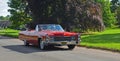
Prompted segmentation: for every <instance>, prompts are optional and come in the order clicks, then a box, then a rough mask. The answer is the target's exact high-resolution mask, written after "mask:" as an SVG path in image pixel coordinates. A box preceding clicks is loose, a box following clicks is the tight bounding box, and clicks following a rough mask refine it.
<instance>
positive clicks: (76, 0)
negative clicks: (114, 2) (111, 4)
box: [27, 0, 104, 31]
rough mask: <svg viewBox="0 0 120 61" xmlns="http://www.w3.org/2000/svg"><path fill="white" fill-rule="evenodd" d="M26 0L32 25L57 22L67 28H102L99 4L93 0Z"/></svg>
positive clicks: (98, 29) (84, 29)
mask: <svg viewBox="0 0 120 61" xmlns="http://www.w3.org/2000/svg"><path fill="white" fill-rule="evenodd" d="M27 2H28V6H27V7H28V10H29V12H30V13H31V15H32V18H33V22H32V24H33V25H36V24H38V23H59V24H62V25H63V26H64V28H66V29H67V30H71V29H73V28H81V30H83V31H87V30H95V31H96V30H97V31H101V30H103V29H104V24H103V22H102V14H101V13H102V12H101V8H100V5H99V4H96V3H95V2H94V1H93V0H27ZM32 27H33V28H34V26H32Z"/></svg>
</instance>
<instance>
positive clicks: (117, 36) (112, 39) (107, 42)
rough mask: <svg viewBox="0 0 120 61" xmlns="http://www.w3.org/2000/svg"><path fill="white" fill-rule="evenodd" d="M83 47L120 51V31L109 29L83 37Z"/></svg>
mask: <svg viewBox="0 0 120 61" xmlns="http://www.w3.org/2000/svg"><path fill="white" fill-rule="evenodd" d="M81 45H83V46H87V47H97V48H105V49H111V50H119V51H120V29H107V30H105V31H104V32H97V33H94V34H91V35H83V36H82V42H81Z"/></svg>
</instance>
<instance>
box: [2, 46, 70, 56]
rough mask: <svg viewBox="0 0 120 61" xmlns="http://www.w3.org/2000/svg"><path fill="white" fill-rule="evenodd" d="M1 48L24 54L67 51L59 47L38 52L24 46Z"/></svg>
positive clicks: (35, 48)
mask: <svg viewBox="0 0 120 61" xmlns="http://www.w3.org/2000/svg"><path fill="white" fill-rule="evenodd" d="M2 47H3V48H6V49H9V50H11V51H16V52H19V53H24V54H29V53H34V52H51V51H69V49H68V48H61V47H48V48H46V49H45V50H40V49H39V48H38V47H36V46H24V45H10V46H2Z"/></svg>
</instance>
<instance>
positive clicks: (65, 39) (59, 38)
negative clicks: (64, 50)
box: [54, 37, 72, 41]
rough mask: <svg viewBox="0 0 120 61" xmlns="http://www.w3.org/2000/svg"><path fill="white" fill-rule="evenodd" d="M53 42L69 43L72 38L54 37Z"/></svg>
mask: <svg viewBox="0 0 120 61" xmlns="http://www.w3.org/2000/svg"><path fill="white" fill-rule="evenodd" d="M54 40H55V41H71V40H72V37H54Z"/></svg>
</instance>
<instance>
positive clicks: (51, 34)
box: [19, 24, 81, 50]
mask: <svg viewBox="0 0 120 61" xmlns="http://www.w3.org/2000/svg"><path fill="white" fill-rule="evenodd" d="M19 39H20V40H22V41H24V45H25V46H28V45H30V44H32V45H38V46H39V48H40V49H42V50H43V49H45V48H46V47H48V46H68V48H69V49H74V47H75V46H76V45H77V44H79V42H80V40H81V39H80V34H79V33H74V32H66V31H64V30H63V28H62V27H61V26H60V25H58V24H39V25H36V28H35V30H26V31H21V32H20V33H19Z"/></svg>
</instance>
